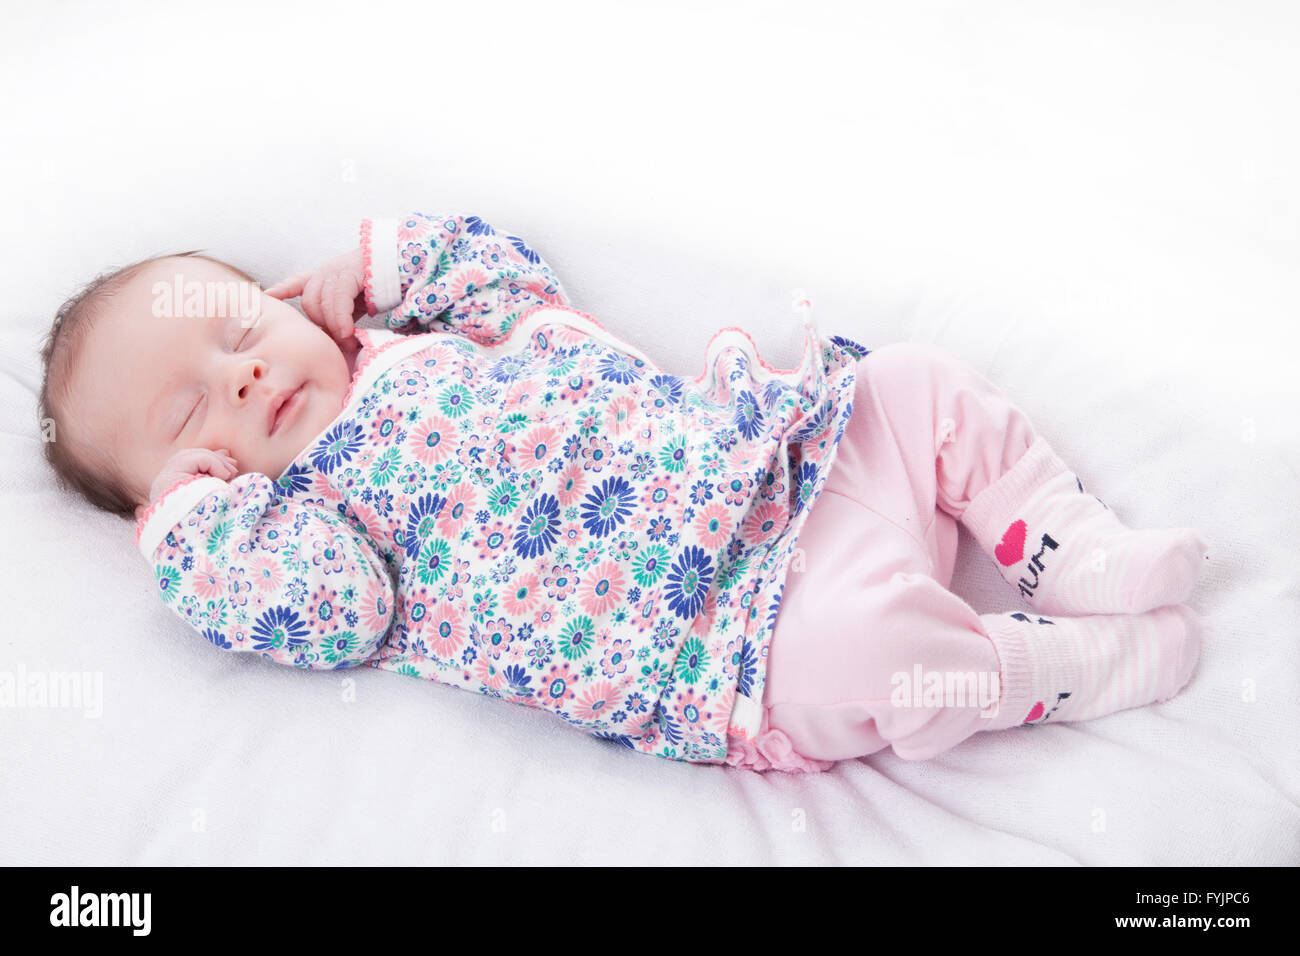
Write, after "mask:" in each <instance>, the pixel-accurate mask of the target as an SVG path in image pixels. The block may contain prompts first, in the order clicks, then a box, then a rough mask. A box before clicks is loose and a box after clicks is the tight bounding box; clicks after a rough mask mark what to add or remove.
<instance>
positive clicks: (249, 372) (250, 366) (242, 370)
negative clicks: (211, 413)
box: [231, 359, 266, 405]
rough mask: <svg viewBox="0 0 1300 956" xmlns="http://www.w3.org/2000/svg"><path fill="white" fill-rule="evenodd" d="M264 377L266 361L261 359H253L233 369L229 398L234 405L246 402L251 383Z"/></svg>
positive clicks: (251, 386)
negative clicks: (233, 374)
mask: <svg viewBox="0 0 1300 956" xmlns="http://www.w3.org/2000/svg"><path fill="white" fill-rule="evenodd" d="M265 377H266V363H265V362H263V361H262V360H261V359H253V360H252V361H250V362H245V363H244V364H243V365H241V366H239V368H238V369H236V371H235V376H234V382H233V384H232V392H233V394H232V395H231V400H232V401H233V402H234V403H235V404H236V405H241V404H243V403H244V402H246V401H247V400H248V396H249V395H250V394H251V393H252V390H253V385H254V384H255V383H256V382H259V381H261V380H262V379H263V378H265Z"/></svg>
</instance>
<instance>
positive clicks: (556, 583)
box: [542, 564, 578, 601]
mask: <svg viewBox="0 0 1300 956" xmlns="http://www.w3.org/2000/svg"><path fill="white" fill-rule="evenodd" d="M542 586H543V587H545V588H546V595H547V597H553V598H555V600H557V601H563V600H564V599H565V598H567V597H568V596H569V595H570V594H572V593H573V591H574V589H575V588H577V586H578V572H577V571H575V570H573V565H571V564H565V565H559V564H556V565H552V566H551V573H550V574H548V575H547V576H546V577H545V578H543V579H542Z"/></svg>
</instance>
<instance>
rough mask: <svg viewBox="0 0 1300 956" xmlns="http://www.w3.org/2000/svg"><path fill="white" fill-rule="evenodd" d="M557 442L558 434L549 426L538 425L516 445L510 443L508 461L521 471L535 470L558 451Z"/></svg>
mask: <svg viewBox="0 0 1300 956" xmlns="http://www.w3.org/2000/svg"><path fill="white" fill-rule="evenodd" d="M559 442H560V435H559V432H557V431H556V430H555V429H554V428H551V427H550V426H549V425H538V426H537V427H536V428H534V429H532V431H530V432H528V434H526V435H524V436H523V437H522V438H520V439H519V441H518V442H517V443H516V442H511V443H510V461H511V463H512V464H513V465H514V466H515V467H516V468H520V469H523V470H527V469H529V468H536V467H538V466H539V465H541V464H543V463H545V462H546V461H547V459H549V458H550V457H551V456H552V455H554V454H555V453H556V452H557V451H559Z"/></svg>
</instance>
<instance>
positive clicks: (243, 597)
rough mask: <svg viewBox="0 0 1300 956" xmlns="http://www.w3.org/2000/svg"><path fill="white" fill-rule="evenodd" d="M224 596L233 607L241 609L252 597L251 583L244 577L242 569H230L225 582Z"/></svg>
mask: <svg viewBox="0 0 1300 956" xmlns="http://www.w3.org/2000/svg"><path fill="white" fill-rule="evenodd" d="M226 596H227V597H228V598H229V599H230V603H231V606H233V607H243V606H244V605H246V604H247V603H248V599H249V598H250V597H252V596H253V582H252V581H250V580H248V579H247V578H246V577H244V569H243V568H241V567H234V568H231V569H230V577H229V579H228V580H227V582H226Z"/></svg>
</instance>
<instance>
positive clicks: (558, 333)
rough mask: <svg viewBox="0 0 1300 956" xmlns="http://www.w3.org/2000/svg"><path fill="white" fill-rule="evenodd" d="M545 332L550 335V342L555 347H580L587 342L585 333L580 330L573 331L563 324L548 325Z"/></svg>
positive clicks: (573, 329)
mask: <svg viewBox="0 0 1300 956" xmlns="http://www.w3.org/2000/svg"><path fill="white" fill-rule="evenodd" d="M546 331H547V332H548V333H549V334H550V336H551V341H552V342H554V343H555V344H556V345H580V344H582V343H583V342H586V341H587V333H586V332H584V331H582V329H575V328H574V327H573V326H571V325H568V324H567V323H564V322H556V323H554V324H552V325H548V326H546Z"/></svg>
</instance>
